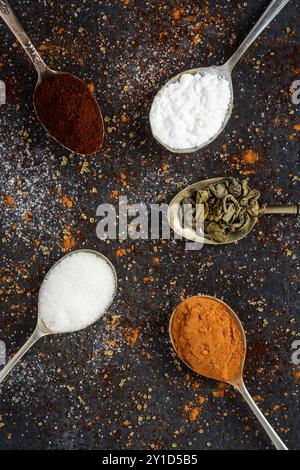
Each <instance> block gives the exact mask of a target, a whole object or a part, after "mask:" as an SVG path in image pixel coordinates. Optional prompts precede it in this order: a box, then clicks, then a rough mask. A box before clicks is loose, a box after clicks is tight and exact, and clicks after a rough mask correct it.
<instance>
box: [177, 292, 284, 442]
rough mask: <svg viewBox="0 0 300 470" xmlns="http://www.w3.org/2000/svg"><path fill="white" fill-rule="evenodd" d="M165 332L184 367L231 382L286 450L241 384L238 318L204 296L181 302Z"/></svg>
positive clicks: (243, 341) (243, 352)
mask: <svg viewBox="0 0 300 470" xmlns="http://www.w3.org/2000/svg"><path fill="white" fill-rule="evenodd" d="M187 304H188V306H187V307H185V306H186V305H187ZM207 304H209V307H207ZM204 305H206V309H205V308H204ZM220 310H221V312H220ZM211 318H212V319H211ZM169 334H170V339H171V343H172V346H173V348H174V350H175V352H176V354H177V355H178V357H179V358H180V359H181V360H182V362H184V364H185V365H186V366H187V367H189V368H190V369H191V370H193V371H194V372H195V373H196V374H200V375H202V376H205V377H207V378H209V379H212V380H217V381H221V382H225V383H228V384H230V385H232V386H233V387H234V388H235V389H236V390H238V391H239V392H240V394H241V395H242V397H243V398H244V400H245V401H246V403H247V404H248V405H249V407H250V408H251V410H252V412H253V413H254V415H255V416H256V418H257V419H258V421H259V422H260V424H261V425H262V426H263V428H264V430H265V431H266V433H267V434H268V436H269V437H270V439H271V441H272V442H273V444H274V446H275V447H276V449H277V450H288V449H287V447H286V445H285V444H284V443H283V442H282V440H281V439H280V437H279V436H278V434H277V433H276V432H275V430H274V429H273V428H272V426H271V425H270V424H269V422H268V421H267V420H266V418H265V417H264V415H263V414H262V412H261V411H260V409H259V408H258V406H257V405H256V403H255V401H254V400H253V399H252V397H251V395H250V394H249V392H248V390H247V388H246V387H245V384H244V380H243V371H244V365H245V359H246V350H247V342H246V335H245V331H244V328H243V325H242V323H241V321H240V319H239V318H238V316H237V315H236V313H235V312H234V311H233V310H232V309H231V308H230V307H229V306H228V305H227V304H225V303H224V302H222V301H221V300H219V299H216V298H215V297H211V296H207V295H205V296H204V295H203V296H200V295H199V296H195V297H191V298H189V299H187V300H185V301H183V302H182V303H181V304H179V305H178V306H177V307H176V309H175V310H174V312H173V314H172V316H171V318H170V324H169ZM227 337H228V341H227V339H226V338H227ZM227 356H228V357H227ZM188 361H191V362H190V363H189V362H188ZM218 361H219V362H220V363H218Z"/></svg>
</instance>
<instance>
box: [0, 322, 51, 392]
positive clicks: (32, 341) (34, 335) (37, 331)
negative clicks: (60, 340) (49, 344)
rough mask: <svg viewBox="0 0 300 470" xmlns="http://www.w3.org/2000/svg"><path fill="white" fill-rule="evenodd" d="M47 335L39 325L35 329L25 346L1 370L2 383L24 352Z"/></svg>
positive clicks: (0, 379)
mask: <svg viewBox="0 0 300 470" xmlns="http://www.w3.org/2000/svg"><path fill="white" fill-rule="evenodd" d="M43 336H45V333H43V332H42V331H41V330H40V329H39V328H38V327H37V328H36V329H35V330H34V332H33V333H32V335H31V336H30V338H29V339H28V340H27V341H26V343H25V344H24V346H22V348H21V349H19V351H18V352H17V353H16V354H15V355H14V357H13V358H12V359H11V360H10V361H9V362H8V363H7V364H6V366H4V367H3V369H2V370H1V371H0V384H1V382H3V380H4V379H5V377H6V376H7V375H8V374H9V372H10V371H11V370H12V368H13V367H14V366H15V365H16V364H17V362H19V360H20V359H21V358H22V357H23V356H24V354H25V353H26V352H27V351H28V350H29V349H30V348H31V346H33V345H34V344H35V343H36V342H37V341H38V340H39V339H40V338H42V337H43Z"/></svg>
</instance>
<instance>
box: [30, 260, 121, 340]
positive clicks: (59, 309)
mask: <svg viewBox="0 0 300 470" xmlns="http://www.w3.org/2000/svg"><path fill="white" fill-rule="evenodd" d="M115 288H116V283H115V276H114V272H113V270H112V268H111V266H110V265H109V264H108V263H107V262H106V261H105V260H104V259H102V258H101V257H99V256H97V255H96V254H94V253H88V252H86V253H76V252H75V253H74V254H72V255H71V256H69V257H67V258H65V259H62V261H60V262H59V263H58V264H57V265H56V266H55V267H54V269H53V270H52V271H51V272H50V273H49V276H48V277H47V278H46V280H45V282H44V283H43V286H42V288H41V291H40V295H39V312H40V317H41V320H42V321H43V322H44V324H45V325H46V326H47V327H48V328H49V329H50V330H51V331H52V332H54V333H64V332H68V331H77V330H81V329H83V328H86V327H87V326H89V325H91V324H92V323H94V322H95V321H96V320H98V318H99V317H100V316H101V314H104V313H105V310H106V309H107V308H108V306H109V305H110V303H111V301H112V299H113V296H114V292H115Z"/></svg>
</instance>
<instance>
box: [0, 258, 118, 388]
mask: <svg viewBox="0 0 300 470" xmlns="http://www.w3.org/2000/svg"><path fill="white" fill-rule="evenodd" d="M76 253H90V254H93V255H96V256H97V257H99V258H100V259H101V260H102V261H105V262H106V263H107V264H108V265H109V267H110V269H111V271H112V273H113V277H114V292H113V294H112V297H111V301H110V303H109V304H108V305H107V307H106V309H105V311H107V310H108V309H109V308H110V307H111V305H112V303H113V301H114V299H115V296H116V293H117V289H118V277H117V273H116V270H115V268H114V266H113V264H112V263H111V262H110V261H109V259H108V258H106V256H104V255H103V254H102V253H99V252H97V251H94V250H87V249H84V250H77V251H72V252H71V253H69V254H67V255H65V256H64V257H63V258H61V259H60V260H59V261H58V262H57V263H56V264H54V266H52V268H51V269H50V270H49V271H48V273H47V274H46V276H45V278H44V280H43V282H42V284H41V288H40V291H39V297H38V318H37V323H36V327H35V330H34V332H33V333H32V335H31V336H30V338H29V339H28V340H27V342H26V343H25V344H24V346H23V347H22V348H21V349H20V350H19V351H18V352H17V353H16V354H15V355H14V357H13V358H12V359H11V360H10V361H9V362H8V363H7V364H6V366H4V367H3V369H2V370H1V371H0V384H1V382H2V381H3V380H4V379H5V378H6V376H7V375H8V374H9V372H10V371H11V370H12V368H13V367H14V366H15V365H16V364H17V362H18V361H19V360H20V359H21V358H22V357H23V356H24V354H25V353H26V352H27V351H28V350H29V349H30V348H31V347H32V346H33V345H34V344H35V343H36V342H37V341H38V340H39V339H40V338H42V337H44V336H48V335H58V334H65V333H74V332H76V331H81V330H84V329H86V328H88V327H89V326H91V325H92V324H94V323H96V322H97V321H98V320H99V319H100V318H102V316H103V315H104V314H105V311H104V312H103V310H101V312H99V316H98V317H97V318H96V319H95V320H94V321H93V322H92V323H89V324H87V325H85V326H84V327H83V328H80V329H78V328H74V329H69V330H68V331H64V332H63V333H57V332H54V331H52V330H51V329H50V328H48V326H47V325H46V324H45V323H44V321H43V320H42V318H41V316H40V293H41V290H42V288H43V286H44V285H45V283H46V282H47V280H48V279H49V276H50V274H51V273H52V271H53V270H54V269H55V268H56V267H57V266H58V265H59V264H60V263H62V262H63V261H64V260H66V259H67V258H69V257H71V256H73V255H74V254H76Z"/></svg>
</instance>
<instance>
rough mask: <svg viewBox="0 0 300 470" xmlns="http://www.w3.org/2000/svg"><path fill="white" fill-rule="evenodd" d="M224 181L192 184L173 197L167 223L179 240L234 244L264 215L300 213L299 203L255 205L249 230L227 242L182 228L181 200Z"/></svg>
mask: <svg viewBox="0 0 300 470" xmlns="http://www.w3.org/2000/svg"><path fill="white" fill-rule="evenodd" d="M224 180H226V177H224V176H223V177H221V178H213V179H209V180H203V181H199V182H198V183H194V184H192V185H191V186H188V187H187V188H185V189H183V190H182V191H180V193H178V194H177V195H176V196H175V197H174V199H173V200H172V201H171V203H170V204H169V208H168V222H169V224H170V226H171V228H172V229H173V230H174V232H175V233H176V234H177V235H179V236H180V237H181V238H185V239H187V240H191V241H193V242H198V243H204V244H207V245H227V244H229V243H236V242H238V241H239V240H242V239H243V238H244V237H246V236H247V235H248V233H250V232H251V230H252V229H253V228H254V226H255V225H256V223H257V222H258V220H259V217H261V216H263V215H265V214H285V215H294V216H297V215H299V213H300V203H298V204H291V205H285V206H263V207H261V208H260V207H259V205H258V204H256V206H255V207H254V208H253V216H252V219H251V224H250V225H249V229H248V230H247V231H246V232H243V233H240V232H237V233H229V234H228V240H227V242H216V241H215V240H211V239H210V238H208V237H205V236H204V237H203V236H201V235H199V234H197V233H196V231H194V230H192V229H191V228H186V227H182V225H181V221H180V215H179V209H180V204H181V202H182V201H183V199H185V198H187V197H191V196H192V194H193V193H194V192H195V191H199V190H201V189H204V188H206V187H207V186H210V185H211V184H217V183H222V182H223V181H224Z"/></svg>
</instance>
